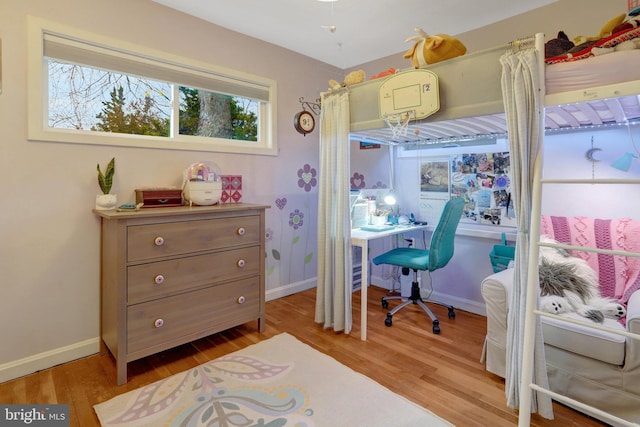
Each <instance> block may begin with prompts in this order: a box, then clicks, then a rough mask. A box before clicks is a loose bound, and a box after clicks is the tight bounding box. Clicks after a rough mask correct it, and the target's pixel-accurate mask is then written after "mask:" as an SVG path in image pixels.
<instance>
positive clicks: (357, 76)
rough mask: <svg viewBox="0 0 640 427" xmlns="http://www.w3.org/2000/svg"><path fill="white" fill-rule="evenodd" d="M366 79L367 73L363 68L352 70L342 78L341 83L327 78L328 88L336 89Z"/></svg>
mask: <svg viewBox="0 0 640 427" xmlns="http://www.w3.org/2000/svg"><path fill="white" fill-rule="evenodd" d="M365 80H367V75H366V74H365V72H364V71H363V70H356V71H352V72H350V73H349V74H347V76H346V77H345V78H344V80H343V81H342V83H338V82H337V81H335V80H329V89H338V88H341V87H346V86H351V85H355V84H358V83H362V82H363V81H365Z"/></svg>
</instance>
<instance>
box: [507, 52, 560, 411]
mask: <svg viewBox="0 0 640 427" xmlns="http://www.w3.org/2000/svg"><path fill="white" fill-rule="evenodd" d="M529 42H530V46H531V47H530V48H527V47H522V48H518V49H514V50H513V51H509V52H507V53H505V54H504V55H503V56H502V57H501V58H500V62H501V64H502V95H503V99H504V103H505V110H506V112H507V125H508V132H509V146H510V153H511V168H512V178H513V183H512V184H513V187H512V188H513V189H514V194H513V196H514V206H515V212H516V218H517V224H518V233H517V238H516V239H517V240H516V248H517V249H516V259H515V273H514V274H515V277H514V286H513V293H512V295H511V302H510V307H511V309H510V310H509V315H508V328H507V371H506V377H505V393H506V396H507V405H508V406H509V407H511V408H518V407H519V405H520V403H521V399H522V398H523V395H524V394H525V393H527V398H528V397H529V393H531V399H530V400H531V412H538V413H539V414H540V415H541V416H543V417H545V418H549V419H553V408H552V404H551V399H550V398H549V397H548V396H547V395H545V394H543V393H537V392H531V391H530V389H529V388H528V387H529V383H530V382H531V378H530V379H526V378H522V373H523V358H524V357H527V356H525V354H524V352H523V346H524V340H525V318H526V305H527V286H534V287H535V289H536V290H537V289H538V268H537V265H538V264H537V259H538V246H537V242H538V235H539V221H536V220H534V221H533V223H532V217H531V215H532V208H533V207H535V205H534V203H536V202H537V203H538V207H537V209H534V210H533V213H534V214H535V215H538V216H539V214H540V212H539V201H536V200H533V197H534V196H536V194H535V192H534V191H533V190H534V181H535V180H536V179H539V176H537V174H538V173H539V171H540V169H541V164H540V163H539V162H540V159H539V157H538V154H539V153H540V150H541V149H542V139H543V138H544V133H543V129H542V127H541V124H542V123H543V118H542V117H541V114H542V110H543V101H542V98H543V89H542V84H541V79H542V76H541V70H540V68H539V64H540V62H539V59H538V58H537V55H538V54H539V52H537V51H536V50H535V49H533V42H532V41H529ZM520 45H521V44H520ZM538 188H539V187H538ZM537 193H538V194H539V191H538V192H537ZM531 240H533V241H531ZM530 257H533V259H534V261H533V262H531V264H529V260H530ZM530 295H533V296H534V298H535V296H536V295H537V292H535V293H533V292H532V293H530ZM532 319H535V320H534V321H535V322H537V323H536V327H535V330H536V333H535V336H534V337H533V339H534V340H535V344H534V349H535V350H534V355H533V374H532V375H533V381H534V382H535V383H536V384H538V385H539V386H541V387H544V388H548V387H549V385H548V378H547V371H546V367H545V357H544V346H543V343H542V334H541V329H540V321H539V319H538V318H537V317H532ZM529 371H531V370H529ZM521 384H522V385H524V386H525V387H527V388H526V389H520V386H521ZM523 390H525V391H523ZM521 413H522V412H521ZM527 415H528V414H527Z"/></svg>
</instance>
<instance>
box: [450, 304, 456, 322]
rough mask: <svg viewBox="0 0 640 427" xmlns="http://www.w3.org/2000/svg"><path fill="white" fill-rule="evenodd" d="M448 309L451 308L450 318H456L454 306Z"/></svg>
mask: <svg viewBox="0 0 640 427" xmlns="http://www.w3.org/2000/svg"><path fill="white" fill-rule="evenodd" d="M448 309H449V314H448V316H449V319H455V318H456V312H455V311H453V307H448Z"/></svg>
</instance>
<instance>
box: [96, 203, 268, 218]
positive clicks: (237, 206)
mask: <svg viewBox="0 0 640 427" xmlns="http://www.w3.org/2000/svg"><path fill="white" fill-rule="evenodd" d="M270 207H271V206H269V205H258V204H253V203H223V204H218V205H213V206H177V207H162V208H146V209H145V208H142V209H140V210H138V211H124V212H118V211H117V210H115V209H112V210H97V209H93V213H95V214H96V215H98V216H100V217H102V218H106V219H127V218H148V217H162V216H171V215H198V214H207V213H216V212H234V211H238V212H240V211H247V210H264V209H268V208H270Z"/></svg>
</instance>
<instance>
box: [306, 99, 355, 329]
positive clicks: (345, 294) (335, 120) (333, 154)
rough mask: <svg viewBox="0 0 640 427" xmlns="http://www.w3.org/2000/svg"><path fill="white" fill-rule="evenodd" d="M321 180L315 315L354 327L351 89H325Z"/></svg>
mask: <svg viewBox="0 0 640 427" xmlns="http://www.w3.org/2000/svg"><path fill="white" fill-rule="evenodd" d="M321 100H322V104H321V105H322V112H321V113H320V172H319V178H320V180H319V185H318V193H319V194H318V287H317V289H316V315H315V321H316V322H317V323H323V324H324V327H325V328H333V329H334V330H335V331H344V332H345V333H349V332H351V323H352V322H351V293H352V276H353V269H352V261H351V217H350V211H349V126H350V118H349V92H348V90H347V89H339V90H334V91H331V92H326V93H323V94H322V96H321Z"/></svg>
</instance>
